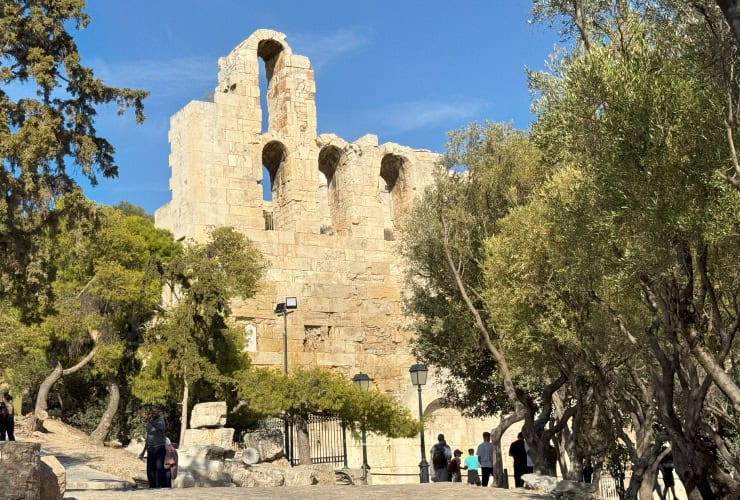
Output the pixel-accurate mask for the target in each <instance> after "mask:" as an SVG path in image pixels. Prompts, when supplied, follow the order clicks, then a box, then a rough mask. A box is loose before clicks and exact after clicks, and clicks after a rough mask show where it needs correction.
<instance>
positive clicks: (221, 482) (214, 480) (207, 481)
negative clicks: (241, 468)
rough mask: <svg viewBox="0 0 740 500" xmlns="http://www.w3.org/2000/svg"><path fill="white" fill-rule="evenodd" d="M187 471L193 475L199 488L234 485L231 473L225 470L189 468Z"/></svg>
mask: <svg viewBox="0 0 740 500" xmlns="http://www.w3.org/2000/svg"><path fill="white" fill-rule="evenodd" d="M187 472H189V473H190V476H192V478H193V480H194V482H195V486H197V487H199V488H218V487H224V486H232V484H231V482H232V481H231V475H230V474H228V473H226V472H224V471H223V470H217V471H213V470H201V469H188V470H187Z"/></svg>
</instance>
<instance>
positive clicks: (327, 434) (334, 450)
mask: <svg viewBox="0 0 740 500" xmlns="http://www.w3.org/2000/svg"><path fill="white" fill-rule="evenodd" d="M260 427H262V428H263V429H280V430H282V431H283V445H284V449H285V450H286V458H287V459H288V460H289V461H290V463H291V464H292V465H297V464H298V463H299V462H300V457H299V456H298V450H297V449H296V443H297V442H298V433H297V431H296V429H295V426H294V425H292V423H287V424H286V422H285V421H284V420H283V419H281V418H276V417H273V418H266V419H264V420H262V421H261V422H260ZM286 436H287V439H286ZM308 444H309V446H310V449H311V462H312V463H314V464H334V465H338V466H340V467H347V430H346V427H345V425H344V422H342V419H340V418H338V417H334V416H321V415H311V416H310V417H309V418H308Z"/></svg>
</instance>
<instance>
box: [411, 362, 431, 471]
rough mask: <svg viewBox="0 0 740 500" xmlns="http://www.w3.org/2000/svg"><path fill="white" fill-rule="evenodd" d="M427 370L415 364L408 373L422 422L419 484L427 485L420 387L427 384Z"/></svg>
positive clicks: (427, 463) (425, 367)
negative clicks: (415, 394) (417, 395)
mask: <svg viewBox="0 0 740 500" xmlns="http://www.w3.org/2000/svg"><path fill="white" fill-rule="evenodd" d="M428 372H429V370H427V365H422V364H418V363H417V364H415V365H413V366H412V367H411V368H410V369H409V373H410V374H411V383H412V384H414V385H415V386H416V390H417V391H418V392H419V421H421V422H422V424H421V432H419V436H420V437H421V462H419V482H421V483H428V482H429V462H427V455H426V450H425V445H424V422H423V420H422V417H423V416H424V408H423V407H422V405H421V386H423V385H424V384H426V383H427V373H428Z"/></svg>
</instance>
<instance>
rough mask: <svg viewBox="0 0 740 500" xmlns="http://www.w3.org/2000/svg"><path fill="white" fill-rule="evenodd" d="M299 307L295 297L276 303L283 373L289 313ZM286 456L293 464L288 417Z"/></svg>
mask: <svg viewBox="0 0 740 500" xmlns="http://www.w3.org/2000/svg"><path fill="white" fill-rule="evenodd" d="M296 309H298V299H296V298H295V297H285V302H280V303H278V304H277V305H275V314H277V315H278V316H282V317H283V373H285V374H286V375H287V374H288V314H290V313H292V312H293V311H294V310H296ZM284 433H285V457H286V458H287V459H288V461H289V462H290V465H293V456H292V453H291V448H292V447H291V443H290V425H289V424H288V418H287V417H286V418H285V429H284Z"/></svg>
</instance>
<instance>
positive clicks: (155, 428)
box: [139, 406, 167, 488]
mask: <svg viewBox="0 0 740 500" xmlns="http://www.w3.org/2000/svg"><path fill="white" fill-rule="evenodd" d="M166 430H167V423H166V422H165V421H164V417H163V416H162V415H161V414H160V409H159V407H158V406H154V407H152V410H151V412H150V414H149V420H148V421H147V423H146V444H145V446H144V451H146V477H147V479H148V480H149V487H150V488H164V487H166V486H167V472H166V471H165V468H164V457H165V454H166V452H167V450H166V448H165V444H166V442H167V436H166V435H165V431H166ZM144 451H142V452H141V454H140V455H139V458H142V459H143V458H144Z"/></svg>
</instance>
